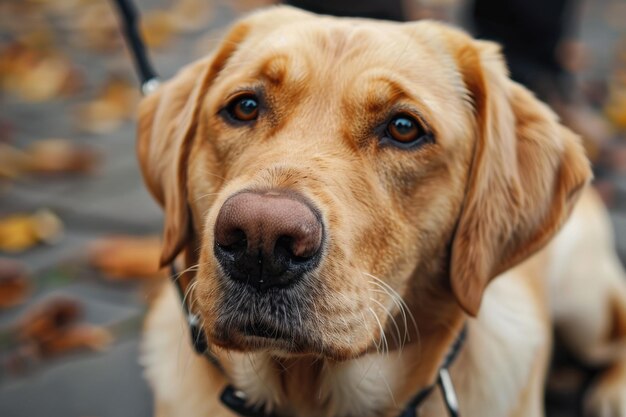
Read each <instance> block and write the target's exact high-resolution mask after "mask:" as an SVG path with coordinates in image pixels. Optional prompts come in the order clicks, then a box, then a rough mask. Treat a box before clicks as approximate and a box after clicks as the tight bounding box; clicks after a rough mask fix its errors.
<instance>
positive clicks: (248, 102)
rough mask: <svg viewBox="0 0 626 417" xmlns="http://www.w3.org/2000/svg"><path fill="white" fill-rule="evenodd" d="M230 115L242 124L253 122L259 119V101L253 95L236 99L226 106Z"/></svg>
mask: <svg viewBox="0 0 626 417" xmlns="http://www.w3.org/2000/svg"><path fill="white" fill-rule="evenodd" d="M226 111H227V112H228V115H229V116H230V117H231V118H232V119H234V120H238V121H240V122H251V121H253V120H256V119H257V117H259V100H258V99H257V97H256V96H255V95H253V94H246V95H243V96H239V97H235V98H234V99H233V100H231V102H230V103H228V106H226Z"/></svg>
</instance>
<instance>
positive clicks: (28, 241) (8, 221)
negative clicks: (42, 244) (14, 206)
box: [0, 214, 39, 253]
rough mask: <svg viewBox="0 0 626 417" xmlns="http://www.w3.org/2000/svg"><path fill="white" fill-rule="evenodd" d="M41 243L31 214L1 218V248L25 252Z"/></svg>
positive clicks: (7, 250)
mask: <svg viewBox="0 0 626 417" xmlns="http://www.w3.org/2000/svg"><path fill="white" fill-rule="evenodd" d="M38 243H39V238H38V237H37V232H36V231H35V225H34V223H33V220H32V218H31V216H30V215H26V214H16V215H13V216H10V217H6V218H4V219H1V220H0V250H1V251H4V252H10V253H16V252H23V251H25V250H26V249H29V248H31V247H33V246H35V245H37V244H38Z"/></svg>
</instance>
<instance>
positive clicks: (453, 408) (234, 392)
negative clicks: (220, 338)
mask: <svg viewBox="0 0 626 417" xmlns="http://www.w3.org/2000/svg"><path fill="white" fill-rule="evenodd" d="M171 273H172V282H173V283H174V285H175V286H176V288H177V290H178V295H179V296H180V299H181V301H182V305H183V311H184V313H185V318H186V320H187V325H188V326H189V333H190V335H191V344H192V345H193V347H194V349H195V350H196V352H197V353H198V354H199V355H201V356H204V357H205V358H206V359H207V360H208V361H209V362H211V364H213V366H215V367H216V368H217V369H219V371H220V372H221V373H222V374H224V375H225V374H226V373H225V372H224V368H223V367H222V365H221V364H220V362H219V360H218V359H217V357H216V356H215V355H214V354H213V352H211V349H209V346H208V344H207V338H206V336H205V334H204V331H203V330H202V327H200V319H199V318H198V316H197V315H196V314H194V313H193V312H192V311H191V310H190V309H189V306H188V304H187V302H186V300H185V290H184V288H183V285H182V282H181V280H180V277H179V274H178V272H177V271H176V267H175V266H174V264H173V263H172V264H171ZM466 334H467V325H465V326H463V329H462V330H461V332H460V333H459V335H458V336H457V338H456V340H455V341H454V343H453V344H452V346H451V347H450V350H449V351H448V353H447V355H446V357H445V359H444V361H443V364H442V365H441V367H440V368H439V372H438V375H437V382H436V383H435V384H432V385H429V386H427V387H425V388H423V389H422V390H420V391H418V393H417V394H415V396H413V398H411V400H410V401H409V402H408V403H407V405H406V407H405V408H404V410H402V412H401V413H400V414H399V415H398V417H417V415H418V414H417V409H418V408H419V406H420V405H421V404H422V403H423V402H424V401H425V400H426V398H428V396H429V395H430V393H431V392H432V391H433V389H435V385H438V386H439V388H440V389H441V393H442V396H443V401H444V404H445V405H446V409H447V410H448V414H449V416H450V417H459V416H460V414H459V406H458V401H457V397H456V392H455V391H454V385H453V384H452V379H451V378H450V373H449V372H448V368H449V367H450V365H452V363H453V362H454V360H455V359H456V358H457V357H458V355H459V352H460V351H461V348H462V347H463V342H465V337H466ZM220 401H221V402H222V404H224V406H226V407H227V408H228V409H230V410H231V411H233V412H234V413H236V414H238V415H239V416H241V417H278V416H277V415H276V414H274V413H268V412H266V411H265V410H264V409H263V407H262V406H258V407H254V406H251V405H249V404H248V401H247V398H246V395H245V393H244V392H243V391H240V390H238V389H236V388H235V387H233V386H232V385H227V386H226V388H224V390H223V391H222V394H221V395H220Z"/></svg>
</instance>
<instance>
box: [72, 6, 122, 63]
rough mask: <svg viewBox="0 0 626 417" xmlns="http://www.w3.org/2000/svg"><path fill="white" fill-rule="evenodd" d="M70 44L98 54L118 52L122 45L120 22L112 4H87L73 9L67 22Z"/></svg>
mask: <svg viewBox="0 0 626 417" xmlns="http://www.w3.org/2000/svg"><path fill="white" fill-rule="evenodd" d="M69 22H70V30H71V32H70V33H71V37H70V42H71V43H72V44H75V45H77V46H79V47H82V48H86V49H90V50H95V51H98V52H113V51H119V50H120V48H121V47H122V45H123V42H124V40H123V38H122V34H121V31H120V21H119V20H118V18H117V16H116V15H115V12H114V9H113V4H112V2H89V3H87V4H84V5H83V6H82V7H80V8H76V9H75V13H74V15H73V18H72V19H70V20H69Z"/></svg>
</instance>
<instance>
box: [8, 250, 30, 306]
mask: <svg viewBox="0 0 626 417" xmlns="http://www.w3.org/2000/svg"><path fill="white" fill-rule="evenodd" d="M31 290H32V285H31V281H30V277H29V276H28V273H27V272H26V268H25V266H24V265H23V264H21V263H20V262H17V261H14V260H12V259H3V258H0V309H7V308H11V307H15V306H17V305H19V304H21V303H23V302H24V300H26V298H27V297H28V296H29V295H30V293H31Z"/></svg>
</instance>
